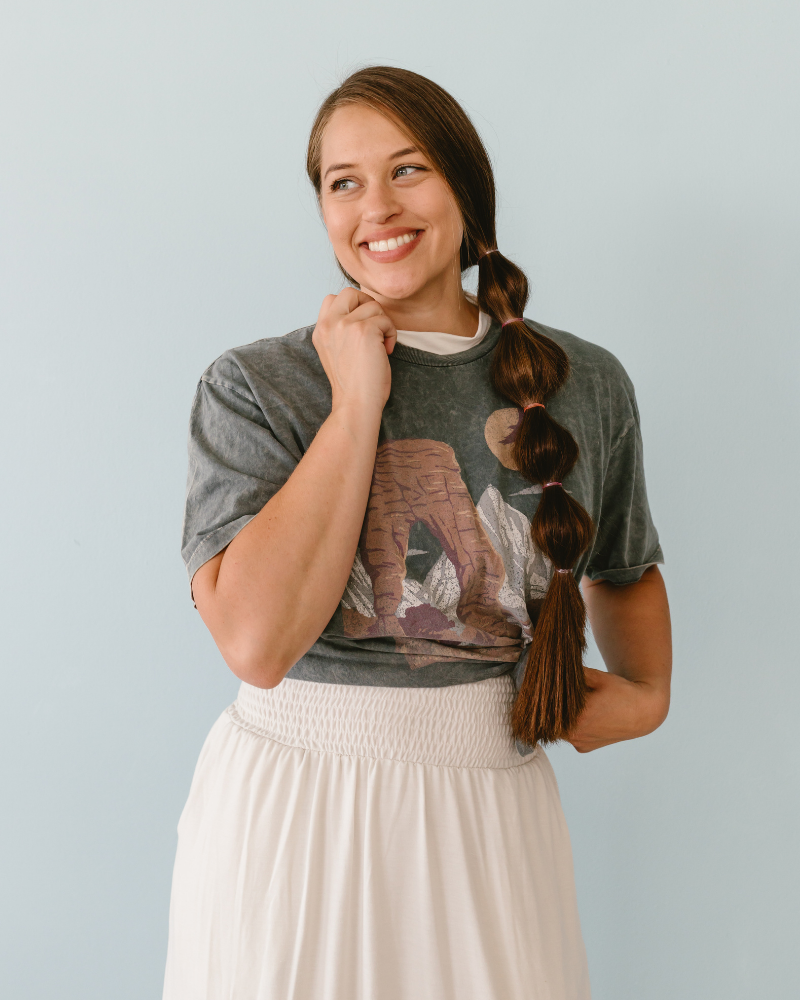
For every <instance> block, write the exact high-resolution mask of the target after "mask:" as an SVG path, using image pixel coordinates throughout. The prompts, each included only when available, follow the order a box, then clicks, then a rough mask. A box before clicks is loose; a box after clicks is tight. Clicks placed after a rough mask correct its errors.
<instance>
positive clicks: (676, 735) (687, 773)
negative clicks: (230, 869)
mask: <svg viewBox="0 0 800 1000" xmlns="http://www.w3.org/2000/svg"><path fill="white" fill-rule="evenodd" d="M3 12H4V13H3V23H2V26H1V27H0V67H2V69H0V74H1V75H0V116H1V117H0V127H1V129H2V142H1V148H0V186H1V191H0V216H1V220H0V241H2V242H1V249H0V253H1V254H2V263H1V268H2V347H3V350H2V361H3V379H2V390H1V391H0V407H1V408H2V411H1V412H0V428H1V429H2V434H3V439H4V441H3V488H2V493H1V494H0V504H2V523H3V525H4V527H5V538H4V544H3V547H2V555H3V558H2V569H3V571H2V576H1V577H0V580H1V581H2V584H1V585H2V601H1V602H0V607H1V608H2V615H3V619H4V621H3V625H2V640H1V642H2V659H3V697H4V706H3V723H2V727H0V733H1V734H2V753H1V754H0V761H1V762H2V763H1V764H0V767H1V768H2V782H3V810H2V847H1V850H2V862H3V864H2V867H3V881H4V886H3V890H2V898H3V901H4V904H3V915H2V919H3V927H2V928H0V948H2V951H3V952H4V953H5V954H3V955H2V956H0V968H2V973H0V975H1V976H2V983H0V992H1V993H2V995H3V996H4V997H9V998H13V1000H27V998H36V1000H40V998H41V1000H45V998H47V1000H50V998H53V997H58V998H59V1000H72V998H75V1000H109V998H114V1000H145V998H157V997H159V996H160V986H161V977H162V970H163V963H164V954H165V947H166V929H167V906H168V896H169V884H170V875H171V866H172V861H173V854H174V849H175V826H176V823H177V820H178V816H179V813H180V810H181V808H182V805H183V802H184V800H185V797H186V794H187V791H188V786H189V781H190V778H191V774H192V769H193V766H194V763H195V760H196V758H197V755H198V752H199V749H200V746H201V744H202V741H203V738H204V736H205V734H206V732H207V731H208V729H209V727H210V726H211V724H212V722H213V720H214V719H215V718H216V717H217V715H218V714H219V713H220V712H221V710H222V709H223V708H224V707H225V706H226V705H227V704H228V703H229V702H230V701H231V700H232V699H233V697H234V694H235V690H236V682H235V680H234V678H233V677H232V676H231V675H230V674H229V673H228V671H227V669H226V667H225V665H224V664H223V662H222V660H221V659H220V657H219V655H218V654H217V652H216V650H215V647H214V645H213V643H212V641H211V639H210V637H209V636H208V634H207V633H206V631H205V629H204V627H203V625H202V622H201V621H200V619H199V616H198V615H197V613H196V612H195V611H194V610H193V608H192V606H191V603H190V601H189V590H188V586H187V581H186V578H185V575H184V570H183V565H182V563H181V560H180V556H179V551H178V550H179V535H180V522H181V512H182V501H183V490H184V477H185V462H186V459H185V437H186V425H187V419H188V413H189V405H190V402H191V397H192V393H193V390H194V385H195V382H196V380H197V378H198V376H199V374H200V372H201V371H202V370H203V368H204V367H205V366H206V365H207V364H208V363H209V362H210V361H211V360H212V359H213V358H215V357H216V356H217V355H218V354H219V353H220V352H221V351H223V350H224V349H225V348H227V347H230V346H233V345H236V344H241V343H245V342H248V341H251V340H254V339H256V338H259V337H262V336H265V335H266V336H272V335H280V334H283V333H285V332H287V331H289V330H291V329H293V328H295V327H298V326H300V325H304V324H307V323H311V322H313V321H314V319H315V318H316V315H317V311H318V308H319V303H320V300H321V299H322V297H323V295H324V294H326V293H327V292H329V291H331V290H334V291H336V290H338V288H339V279H338V276H337V272H336V270H335V267H334V265H333V263H332V259H331V255H330V253H329V251H328V248H327V244H326V240H325V235H324V232H323V230H322V227H321V224H320V222H319V221H318V218H317V215H316V211H315V207H314V203H313V199H312V197H311V195H310V192H309V189H308V186H307V183H306V181H305V178H304V176H303V158H304V144H305V138H306V135H307V130H308V127H309V125H310V122H311V119H312V117H313V114H314V111H315V108H316V106H317V104H318V102H319V100H320V99H321V98H322V97H323V95H324V94H325V93H326V92H327V91H328V90H329V89H330V88H331V87H332V86H333V85H335V83H336V82H337V80H338V79H339V78H340V77H342V76H344V75H345V74H346V72H347V71H349V70H351V69H353V68H355V67H356V66H357V65H359V64H363V63H367V62H392V63H395V64H399V65H404V66H407V67H409V68H411V69H415V70H417V71H420V72H422V73H425V74H427V75H429V76H431V77H433V78H434V79H435V80H437V81H438V82H439V83H441V84H443V85H444V86H445V87H447V88H448V89H450V90H451V91H452V92H453V93H454V94H455V95H456V96H457V97H458V98H459V99H461V100H462V101H463V103H464V105H465V106H466V108H467V109H468V111H469V112H470V113H471V114H472V115H473V116H474V119H475V122H476V124H477V125H478V127H479V129H480V130H481V132H482V134H483V136H484V138H485V141H486V143H487V145H488V147H489V149H490V152H491V154H492V156H493V159H494V162H495V165H496V168H497V179H498V184H499V190H500V199H501V200H500V226H499V230H500V245H501V247H502V248H503V250H504V251H505V252H506V253H507V254H508V255H510V256H512V257H514V258H516V259H517V260H518V261H519V262H520V263H521V264H522V265H523V266H524V267H525V268H526V269H527V271H528V273H529V275H530V277H531V279H532V282H533V286H534V294H533V298H532V301H531V304H530V306H529V308H528V315H530V316H532V317H535V318H538V319H541V320H543V321H544V322H546V323H549V324H552V325H555V326H558V327H561V328H565V329H568V330H570V331H572V332H574V333H576V334H578V335H580V336H582V337H585V338H587V339H589V340H593V341H596V342H597V343H600V344H602V345H604V346H606V347H608V348H610V349H611V350H612V351H613V352H615V353H616V354H617V355H618V356H619V357H620V358H621V360H622V361H623V363H624V364H625V365H626V367H627V369H628V371H629V373H630V374H631V376H632V378H633V380H634V383H635V385H636V387H637V390H638V396H639V402H640V407H641V411H642V419H643V428H644V439H645V448H646V452H645V458H646V466H647V474H648V482H649V489H650V495H651V501H652V508H653V512H654V516H655V520H656V523H657V525H658V527H659V529H660V531H661V535H662V541H663V545H664V549H665V552H666V557H667V565H666V567H665V576H666V579H667V583H668V587H669V593H670V597H671V602H672V610H673V616H674V627H675V641H676V658H675V683H674V698H673V707H672V712H671V714H670V717H669V719H668V721H667V723H666V724H665V725H664V726H663V727H662V729H660V730H659V731H658V732H657V733H656V734H655V735H653V736H651V737H649V738H647V739H645V740H641V741H637V742H634V743H630V744H623V745H618V746H615V747H612V748H609V749H606V750H602V751H599V752H598V753H595V754H591V755H588V756H579V755H578V754H576V753H575V752H574V751H573V750H572V749H571V748H569V747H567V748H558V749H556V750H554V751H553V752H552V759H553V761H554V763H555V766H556V768H557V772H558V775H559V780H560V783H561V790H562V796H563V800H564V805H565V809H566V812H567V816H568V819H569V822H570V827H571V830H572V837H573V845H574V852H575V863H576V872H577V881H578V890H579V895H580V905H581V912H582V917H583V926H584V932H585V937H586V942H587V947H588V951H589V957H590V964H591V971H592V978H593V984H594V995H595V1000H694V998H698V1000H740V998H741V1000H744V998H748V1000H750V998H753V1000H755V998H759V1000H761V998H764V997H770V998H775V1000H779V998H789V997H793V996H798V995H800V972H799V971H798V963H797V960H796V947H797V933H798V895H799V890H800V884H799V883H800V879H799V878H798V875H799V874H800V873H799V871H798V869H799V867H800V865H799V864H798V850H797V847H798V834H800V829H799V827H800V822H799V821H800V807H799V806H798V772H799V771H800V755H799V754H798V750H797V740H798V737H797V725H796V719H797V705H798V696H799V695H800V689H799V688H800V686H799V685H798V677H797V674H798V671H797V667H798V655H797V643H796V638H795V632H796V616H797V611H796V609H797V605H798V583H797V580H798V575H797V571H796V565H795V564H796V561H797V554H798V530H797V523H798V517H797V513H796V508H797V496H798V487H799V486H800V483H799V482H798V463H797V440H798V429H799V428H798V405H797V398H798V395H797V394H798V370H799V369H798V349H797V336H798V328H799V324H798V319H800V315H798V314H799V313H800V309H799V308H798V299H797V282H798V273H800V238H799V236H798V234H799V233H800V199H799V198H798V178H800V162H799V161H800V156H799V155H798V154H799V153H800V145H799V143H798V133H797V125H798V122H799V121H800V106H799V105H800V68H799V67H800V63H799V61H798V59H797V52H798V42H799V41H800V37H799V36H800V33H799V32H798V27H800V8H798V6H797V4H796V3H794V2H792V0H786V2H770V0H749V2H741V0H671V2H669V3H664V2H654V0H645V2H643V0H605V2H603V3H597V2H590V0H580V2H579V0H557V2H556V0H546V2H541V0H533V2H531V0H528V2H516V3H515V2H510V0H497V2H494V3H491V4H486V3H475V2H461V3H458V4H455V3H445V2H443V0H424V2H420V0H406V2H404V3H402V4H377V3H375V2H374V0H369V2H355V0H344V2H340V3H320V2H306V3H301V4H289V5H278V4H272V5H268V4H266V3H263V2H262V3H260V4H258V3H248V2H243V0H226V2H224V3H223V2H221V0H218V2H216V3H209V2H198V0H195V2H192V3H189V2H183V3H182V2H178V0H158V2H155V0H136V2H132V0H124V2H115V3H109V2H105V3H100V2H85V0H72V2H70V3H57V2H42V0H24V2H23V0H6V2H5V4H4V6H3ZM592 662H595V661H594V660H593V661H592ZM421 1000H422V998H421ZM431 1000H434V998H431Z"/></svg>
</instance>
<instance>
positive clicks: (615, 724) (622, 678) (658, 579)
mask: <svg viewBox="0 0 800 1000" xmlns="http://www.w3.org/2000/svg"><path fill="white" fill-rule="evenodd" d="M583 590H584V597H585V600H586V607H587V611H588V613H589V621H590V624H591V628H592V633H593V635H594V638H595V641H596V643H597V647H598V649H599V650H600V653H601V655H602V657H603V660H604V662H605V664H606V667H607V668H608V673H606V672H604V671H599V670H587V672H586V679H587V683H588V685H589V695H588V698H587V703H586V709H585V710H584V712H583V714H582V715H581V717H580V719H579V720H578V724H577V726H576V727H575V729H574V730H573V731H572V733H571V734H570V742H571V743H572V744H573V745H574V746H575V747H576V749H578V750H581V751H586V750H594V749H597V748H598V747H601V746H606V745H608V744H609V743H617V742H619V741H621V740H629V739H635V738H636V737H637V736H644V735H646V734H647V733H649V732H652V731H653V730H654V729H656V728H658V726H660V725H661V723H662V722H663V721H664V719H665V718H666V715H667V711H668V710H669V697H670V676H671V671H672V640H671V629H670V618H669V604H668V602H667V593H666V588H665V586H664V581H663V578H662V576H661V573H660V572H659V570H658V567H657V566H651V567H650V568H649V569H648V570H646V571H645V573H644V574H643V575H642V578H641V579H640V580H639V581H638V583H633V584H627V585H625V586H616V585H615V584H611V583H592V582H591V581H589V580H584V583H583Z"/></svg>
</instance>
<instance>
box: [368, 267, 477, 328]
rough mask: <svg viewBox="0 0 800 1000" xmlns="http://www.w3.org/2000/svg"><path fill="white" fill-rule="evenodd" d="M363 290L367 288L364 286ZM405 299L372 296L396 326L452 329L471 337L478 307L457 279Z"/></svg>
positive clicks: (371, 293)
mask: <svg viewBox="0 0 800 1000" xmlns="http://www.w3.org/2000/svg"><path fill="white" fill-rule="evenodd" d="M365 291H367V289H365ZM425 291H426V292H427V294H425V293H423V294H420V295H415V296H413V297H410V298H407V299H387V298H384V297H383V296H378V295H375V293H374V292H370V293H369V294H370V295H375V297H376V298H377V299H378V301H379V302H380V304H381V306H383V310H384V312H385V313H386V315H387V316H388V317H389V319H390V320H391V321H392V322H393V323H394V325H395V327H396V328H397V329H398V330H418V331H421V332H429V331H430V332H435V333H453V334H455V335H456V336H459V337H474V336H475V331H476V330H477V328H478V315H479V310H478V307H477V306H476V305H475V304H474V303H473V302H470V300H469V299H468V298H467V296H466V295H465V293H464V289H463V288H462V287H461V282H460V281H459V282H458V284H457V285H456V284H455V283H453V284H450V283H448V286H447V287H446V288H444V289H442V288H441V287H440V288H438V289H435V290H434V289H430V290H427V289H426V290H425Z"/></svg>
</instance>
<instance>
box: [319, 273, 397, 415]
mask: <svg viewBox="0 0 800 1000" xmlns="http://www.w3.org/2000/svg"><path fill="white" fill-rule="evenodd" d="M396 341H397V330H396V329H395V326H394V323H392V321H391V320H390V319H389V317H388V316H387V315H386V313H385V312H384V311H383V309H382V308H381V306H380V305H379V303H378V302H376V301H375V299H373V298H372V297H371V296H370V295H367V293H366V292H362V291H359V290H358V289H356V288H345V289H344V290H343V291H341V292H339V294H338V295H326V296H325V299H324V300H323V303H322V308H321V309H320V312H319V318H318V319H317V325H316V327H315V328H314V333H313V334H312V336H311V342H312V343H313V345H314V347H315V348H316V351H317V354H319V358H320V361H321V362H322V367H323V368H324V369H325V374H326V375H327V376H328V380H329V381H330V383H331V392H332V394H333V409H334V410H335V409H337V408H339V407H340V406H347V405H350V404H355V405H357V406H364V405H367V406H369V405H370V404H374V405H376V406H378V407H379V408H380V409H381V410H382V409H383V407H384V406H385V404H386V400H387V399H388V398H389V391H390V389H391V386H392V370H391V367H390V365H389V358H388V355H389V354H391V353H392V351H393V350H394V345H395V343H396Z"/></svg>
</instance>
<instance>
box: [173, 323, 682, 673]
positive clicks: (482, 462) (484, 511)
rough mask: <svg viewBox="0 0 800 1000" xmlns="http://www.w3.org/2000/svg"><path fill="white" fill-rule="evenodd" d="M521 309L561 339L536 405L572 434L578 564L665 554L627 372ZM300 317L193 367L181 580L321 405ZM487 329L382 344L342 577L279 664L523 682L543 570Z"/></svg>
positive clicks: (283, 470) (544, 582)
mask: <svg viewBox="0 0 800 1000" xmlns="http://www.w3.org/2000/svg"><path fill="white" fill-rule="evenodd" d="M526 323H528V325H529V326H530V327H531V328H533V329H537V330H539V332H541V333H543V334H545V335H546V336H548V337H551V338H552V339H553V340H555V341H556V342H557V343H559V344H560V345H561V346H562V347H563V348H564V350H565V351H566V352H567V354H568V356H569V359H570V364H571V374H570V377H569V379H568V380H567V382H566V384H565V385H564V386H563V388H562V389H561V390H560V391H559V392H558V393H557V394H556V396H554V397H553V398H552V399H551V400H550V401H549V402H548V410H549V411H550V413H551V414H552V415H553V417H554V418H555V419H556V420H558V421H559V423H561V424H563V425H564V426H566V427H568V428H569V430H570V431H571V433H572V434H573V436H574V437H575V439H576V440H577V442H578V445H579V447H580V458H579V460H578V462H577V464H576V466H575V468H574V469H573V470H572V472H571V473H570V474H569V475H568V476H567V477H566V478H565V480H564V486H565V488H566V489H567V490H568V491H569V492H570V493H572V494H573V495H574V496H575V497H576V499H578V500H579V501H580V502H581V504H583V506H584V507H585V508H586V510H587V511H588V512H589V513H590V514H591V516H592V518H593V520H594V523H595V525H596V526H597V532H596V536H595V538H594V541H593V544H592V546H591V548H590V549H589V550H588V551H587V552H585V553H584V554H583V556H582V557H581V559H580V560H579V562H578V563H577V565H576V567H575V575H576V577H577V578H578V579H580V577H581V576H582V575H584V574H586V575H588V576H589V577H590V578H591V579H593V580H598V579H600V580H608V581H610V582H612V583H615V584H625V583H632V582H634V581H636V580H638V579H639V578H640V577H641V575H642V573H643V572H644V570H645V569H646V568H647V567H648V566H651V565H653V564H654V563H659V562H663V556H662V553H661V548H660V546H659V543H658V536H657V533H656V530H655V527H654V526H653V522H652V519H651V516H650V509H649V506H648V502H647V494H646V490H645V481H644V467H643V459H642V441H641V434H640V428H639V414H638V410H637V407H636V400H635V396H634V391H633V386H632V385H631V382H630V380H629V379H628V377H627V375H626V373H625V371H624V369H623V368H622V366H621V365H620V363H619V362H618V361H617V359H616V358H615V357H614V356H613V355H612V354H610V353H609V352H608V351H606V350H604V349H603V348H601V347H598V346H596V345H594V344H591V343H589V342H587V341H585V340H581V339H580V338H578V337H575V336H573V335H571V334H569V333H565V332H563V331H560V330H554V329H551V328H549V327H545V326H543V325H542V324H540V323H535V322H533V321H531V320H527V319H526ZM313 329H314V328H313V326H311V327H305V328H303V329H300V330H296V331H294V332H293V333H289V334H286V335H285V336H283V337H274V338H267V339H264V340H259V341H256V342H255V343H253V344H248V345H246V346H244V347H238V348H234V349H233V350H230V351H226V352H225V353H224V354H223V355H222V356H221V357H220V358H218V359H217V360H216V361H215V362H214V363H213V364H212V365H211V366H210V367H209V368H208V369H207V370H206V372H205V373H204V374H203V376H202V378H201V379H200V383H199V385H198V388H197V393H196V395H195V399H194V404H193V407H192V413H191V421H190V434H189V478H188V488H187V497H186V510H185V518H184V531H183V548H182V553H183V557H184V560H185V562H186V566H187V570H188V572H189V577H190V579H191V577H192V576H193V575H194V573H195V572H196V570H197V569H198V567H200V566H201V565H202V564H203V563H204V562H206V561H207V560H208V559H211V558H212V557H213V556H214V555H216V554H217V553H218V552H220V551H222V549H224V548H225V546H226V545H228V544H229V542H230V541H231V540H232V539H233V538H234V537H235V535H236V534H237V532H239V531H240V530H241V529H242V528H243V527H244V526H245V525H246V524H247V523H248V521H250V520H251V519H252V518H253V517H255V515H256V514H258V512H259V511H260V510H261V509H262V508H263V506H264V505H265V504H266V503H267V501H268V500H269V499H270V498H271V497H272V496H274V494H275V493H276V492H277V491H278V490H279V489H280V488H281V486H283V484H284V483H285V482H286V481H287V479H288V478H289V476H290V475H291V473H292V471H293V470H294V468H295V467H296V466H297V463H298V462H299V461H300V459H301V458H302V456H303V455H304V453H305V451H306V450H307V448H308V447H309V445H310V444H311V441H312V440H313V438H314V435H315V434H316V432H317V430H318V429H319V427H320V426H321V424H322V423H323V421H324V420H325V419H326V417H327V416H328V414H329V413H330V409H331V390H330V383H329V382H328V378H327V376H326V375H325V372H324V370H323V368H322V365H321V363H320V361H319V357H318V355H317V352H316V349H315V348H314V345H313V343H312V341H311V335H312V333H313ZM479 332H481V331H480V328H479ZM501 335H502V332H501V328H500V324H499V323H497V322H496V321H492V322H491V324H490V326H489V329H488V332H486V333H485V335H483V336H482V337H478V338H477V339H478V342H477V343H476V344H475V346H473V347H469V348H468V349H466V350H462V351H458V352H456V353H449V354H439V353H432V352H430V351H426V350H420V349H418V348H416V347H412V346H409V344H408V343H406V344H403V343H400V342H398V343H397V344H396V345H395V349H394V351H393V352H392V354H391V355H390V356H389V361H390V365H391V369H392V387H391V393H390V396H389V399H388V401H387V403H386V405H385V407H384V410H383V416H382V420H381V429H380V435H379V439H378V447H377V453H376V456H375V467H374V471H373V477H372V485H371V489H370V495H369V500H368V503H367V509H366V513H365V516H364V522H363V527H362V531H361V537H360V540H359V544H358V549H357V551H356V554H355V559H354V562H353V567H352V571H351V573H350V578H349V580H348V582H347V585H346V587H345V590H344V593H343V594H342V596H341V600H340V602H339V605H338V607H337V609H336V611H335V613H334V614H333V616H332V617H331V619H330V621H329V622H328V623H327V625H326V626H325V628H324V630H323V632H322V634H321V636H320V637H319V639H318V640H317V641H316V642H315V643H314V645H313V646H312V647H311V649H309V650H308V652H307V653H306V654H305V655H304V656H302V657H301V658H300V659H299V660H298V661H297V663H295V664H294V666H293V667H292V668H291V670H290V671H289V673H288V675H287V676H289V677H293V678H298V679H301V680H311V681H323V682H326V683H343V684H368V685H388V686H397V687H403V686H412V687H413V686H420V687H438V686H443V685H448V684H459V683H466V682H472V681H477V680H483V679H485V678H487V677H493V676H497V675H500V674H505V673H509V672H511V673H513V675H514V679H515V682H516V683H517V684H519V682H520V679H521V674H522V672H523V670H524V663H525V657H526V654H527V648H528V645H529V644H530V640H531V636H532V632H533V628H534V626H535V622H536V618H537V615H538V610H539V607H540V605H541V602H542V600H543V598H544V595H545V592H546V590H547V586H548V582H549V579H550V576H551V574H552V571H553V570H552V566H551V565H550V564H549V561H548V560H547V559H546V558H545V557H544V556H543V554H542V553H541V552H539V551H538V550H537V548H536V547H535V546H534V544H533V541H532V539H531V534H530V525H531V518H532V517H533V513H534V511H535V510H536V505H537V504H538V502H539V497H540V495H541V486H539V485H535V484H532V483H531V482H530V481H528V480H527V479H525V478H524V477H523V476H522V475H521V474H520V473H519V472H518V471H517V469H516V468H515V466H514V463H513V458H512V446H513V442H514V438H515V435H516V433H517V430H518V428H519V425H520V422H521V418H522V411H521V409H520V408H519V407H517V406H515V405H514V404H513V403H512V402H511V401H510V400H508V399H507V398H506V397H504V396H502V395H501V394H500V393H498V392H497V391H496V390H495V389H494V388H493V386H492V384H491V381H490V377H489V370H490V364H491V359H492V352H493V350H494V348H495V346H496V345H497V342H498V339H499V337H500V336H501ZM439 336H441V335H439Z"/></svg>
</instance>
